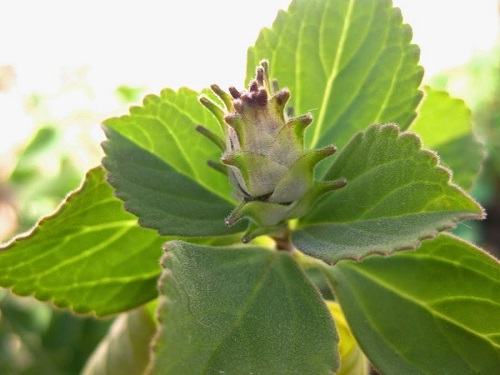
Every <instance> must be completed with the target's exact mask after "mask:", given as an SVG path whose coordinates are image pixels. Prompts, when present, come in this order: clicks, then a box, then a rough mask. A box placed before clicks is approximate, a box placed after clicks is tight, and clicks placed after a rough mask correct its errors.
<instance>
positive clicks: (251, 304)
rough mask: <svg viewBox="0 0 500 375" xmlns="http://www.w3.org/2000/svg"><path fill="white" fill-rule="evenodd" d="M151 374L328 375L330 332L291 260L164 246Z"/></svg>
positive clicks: (256, 251)
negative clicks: (156, 336) (156, 333)
mask: <svg viewBox="0 0 500 375" xmlns="http://www.w3.org/2000/svg"><path fill="white" fill-rule="evenodd" d="M166 250H167V255H166V257H165V258H164V261H163V264H164V267H165V272H164V274H163V277H162V279H161V284H160V289H161V297H160V310H159V319H160V321H161V324H162V325H163V328H161V330H160V335H159V338H158V341H157V342H156V345H155V348H156V353H155V362H154V371H153V372H154V373H155V374H161V375H166V374H175V375H177V374H191V375H195V374H252V373H253V374H262V375H265V374H272V375H278V374H302V375H308V374H311V375H319V374H325V375H326V374H328V375H331V374H332V373H333V372H334V370H335V369H336V368H337V366H338V358H337V334H336V332H335V328H334V325H333V321H332V318H331V316H330V313H329V311H328V309H327V307H326V305H325V303H324V301H323V300H322V299H321V296H320V295H319V293H318V291H317V290H316V288H315V287H314V286H313V285H312V284H311V283H310V281H309V280H308V279H307V278H306V276H305V274H304V272H303V271H302V270H301V269H300V267H299V266H298V264H297V263H296V261H295V260H294V258H293V257H292V256H290V254H288V253H285V252H277V251H272V250H269V249H266V248H262V247H255V246H237V247H207V246H197V245H191V244H188V243H183V242H179V241H174V242H169V243H168V244H167V245H166Z"/></svg>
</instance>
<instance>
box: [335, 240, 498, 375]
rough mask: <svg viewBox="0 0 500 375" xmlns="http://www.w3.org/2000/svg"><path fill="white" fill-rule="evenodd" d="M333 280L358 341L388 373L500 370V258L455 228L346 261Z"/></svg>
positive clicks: (369, 355)
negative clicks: (394, 250) (407, 246)
mask: <svg viewBox="0 0 500 375" xmlns="http://www.w3.org/2000/svg"><path fill="white" fill-rule="evenodd" d="M333 278H334V284H333V285H334V288H335V291H336V295H337V297H338V299H339V301H340V304H341V306H342V309H343V311H344V313H345V315H346V318H347V321H348V323H349V326H350V327H351V329H352V331H353V333H354V335H355V337H356V338H357V341H358V343H359V344H360V346H361V347H362V348H363V351H364V352H365V354H366V355H367V356H368V358H369V359H370V360H371V362H372V363H373V364H374V365H375V366H376V367H377V368H378V369H379V370H380V371H381V373H383V374H405V375H412V374H438V373H439V374H494V373H496V372H498V369H499V368H500V334H499V332H500V319H498V317H499V316H500V264H499V263H498V261H496V260H495V259H493V258H491V257H490V256H488V255H487V254H486V253H484V252H482V251H481V250H480V249H478V248H476V247H475V246H473V245H471V244H469V243H466V242H464V241H462V240H459V239H458V238H456V237H453V236H451V235H441V236H438V237H437V238H435V239H433V240H431V241H425V242H423V243H422V246H421V247H420V248H419V249H418V250H416V251H408V252H404V253H399V254H395V255H392V256H390V257H386V258H385V257H379V256H373V257H369V258H367V259H365V260H363V261H361V262H352V261H343V262H340V263H338V264H337V265H336V266H334V267H333Z"/></svg>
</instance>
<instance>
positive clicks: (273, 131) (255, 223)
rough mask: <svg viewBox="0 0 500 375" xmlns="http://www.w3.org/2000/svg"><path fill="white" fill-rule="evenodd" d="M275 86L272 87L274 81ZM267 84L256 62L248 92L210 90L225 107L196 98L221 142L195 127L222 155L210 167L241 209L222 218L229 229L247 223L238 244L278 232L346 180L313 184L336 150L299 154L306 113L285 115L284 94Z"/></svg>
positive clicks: (262, 68)
mask: <svg viewBox="0 0 500 375" xmlns="http://www.w3.org/2000/svg"><path fill="white" fill-rule="evenodd" d="M273 83H274V82H273ZM276 86H277V85H271V83H270V80H269V64H268V62H267V61H266V60H263V61H261V63H260V65H259V66H258V67H257V69H256V76H255V78H254V79H253V80H252V81H251V82H250V84H249V88H248V91H246V90H241V91H238V90H237V89H235V88H234V87H230V88H229V93H227V92H225V91H223V90H222V89H221V88H220V87H219V86H217V85H212V86H211V89H212V91H213V92H214V93H215V94H216V95H217V96H218V97H219V98H220V99H221V101H222V103H223V104H224V108H222V107H221V106H219V105H218V104H216V103H215V102H214V101H212V100H210V99H209V98H208V97H207V96H201V97H200V102H201V104H203V105H204V106H205V107H206V108H207V109H208V110H210V112H212V114H213V115H214V116H215V117H216V119H217V120H218V122H219V124H220V125H221V128H222V131H223V134H224V139H222V138H221V137H220V136H218V135H217V134H215V133H213V132H212V131H210V130H208V129H207V128H205V127H203V126H201V125H198V126H197V130H198V131H199V132H200V133H202V134H203V135H205V136H206V137H207V138H209V139H210V140H211V141H212V142H214V143H215V144H216V145H217V146H218V147H219V148H221V150H222V151H223V154H222V157H221V159H220V161H221V163H222V164H220V163H216V162H213V161H210V162H209V165H210V166H212V167H214V168H215V169H217V170H218V171H221V172H223V173H226V174H227V175H228V178H229V181H230V182H231V184H232V185H233V187H234V191H235V195H236V197H237V199H238V200H239V201H240V204H239V205H238V206H237V207H236V208H235V209H234V210H233V211H232V212H231V214H230V215H229V216H228V217H227V218H226V221H225V222H226V224H227V225H233V224H234V223H236V222H237V221H239V220H241V219H243V218H245V219H248V220H249V222H250V224H249V226H248V229H247V231H246V233H245V234H244V236H243V238H242V241H243V242H248V241H250V240H252V239H253V238H255V237H257V236H260V235H263V234H270V235H273V234H277V233H281V232H282V231H283V230H284V229H285V228H286V223H287V220H290V219H295V218H299V217H302V216H304V215H305V214H306V213H307V212H308V211H309V210H310V208H311V207H312V206H313V204H314V203H315V202H316V200H317V199H318V198H319V197H320V196H322V195H323V194H325V193H327V192H328V191H331V190H335V189H339V188H341V187H343V186H345V184H346V181H345V180H343V179H342V180H336V181H315V180H314V168H315V167H316V165H317V164H318V163H319V162H320V161H321V160H323V159H325V158H326V157H328V156H331V155H333V154H334V153H335V151H336V147H335V146H326V147H324V148H321V149H317V150H305V149H304V132H305V130H306V128H307V126H309V125H310V124H311V123H312V121H313V118H312V116H311V115H310V114H305V115H302V116H298V117H291V118H289V116H287V114H286V113H285V107H286V104H287V102H288V100H289V99H290V91H289V90H288V89H282V90H279V91H278V89H277V87H276Z"/></svg>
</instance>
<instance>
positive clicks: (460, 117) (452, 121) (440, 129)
mask: <svg viewBox="0 0 500 375" xmlns="http://www.w3.org/2000/svg"><path fill="white" fill-rule="evenodd" d="M411 130H412V131H414V132H416V133H417V134H418V135H419V136H420V137H421V138H422V141H423V144H424V146H425V147H427V148H430V149H432V150H435V151H437V153H438V154H439V157H440V160H441V162H442V163H443V164H444V165H446V166H448V167H449V168H450V169H451V170H452V171H453V182H455V183H456V184H457V185H459V186H461V187H462V188H464V189H466V190H469V189H470V188H471V187H472V185H473V183H474V181H475V179H476V177H477V175H478V173H479V170H480V169H481V161H482V160H483V158H484V155H485V150H484V146H483V145H482V144H481V143H480V142H479V141H477V139H476V138H475V136H474V134H473V133H472V122H471V113H470V110H469V109H468V108H467V106H466V105H465V103H464V102H463V101H462V100H460V99H455V98H452V97H451V96H450V95H449V94H448V93H447V92H445V91H436V90H433V89H431V88H430V87H426V88H425V97H424V100H423V101H422V104H421V106H420V108H419V110H418V117H417V119H416V121H415V122H414V123H413V124H412V126H411Z"/></svg>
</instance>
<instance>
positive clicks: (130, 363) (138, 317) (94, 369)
mask: <svg viewBox="0 0 500 375" xmlns="http://www.w3.org/2000/svg"><path fill="white" fill-rule="evenodd" d="M155 332H156V322H155V321H154V319H153V316H152V314H151V313H150V312H149V311H147V310H146V309H145V308H143V307H141V308H138V309H135V310H133V311H129V312H127V313H124V314H121V315H120V316H118V318H116V320H115V321H114V322H113V325H112V326H111V328H110V330H109V332H108V334H107V336H106V337H105V338H104V340H102V341H101V343H100V344H99V346H98V347H97V348H96V350H95V351H94V353H93V354H92V356H91V357H90V359H89V360H88V362H87V363H86V365H85V368H84V369H83V371H82V375H115V374H120V375H137V374H143V373H144V371H145V370H146V368H147V367H148V365H149V359H150V358H149V356H150V349H149V343H150V341H151V339H152V337H153V335H154V334H155Z"/></svg>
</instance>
